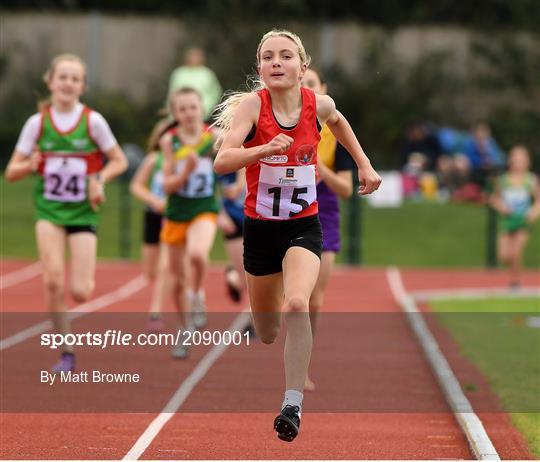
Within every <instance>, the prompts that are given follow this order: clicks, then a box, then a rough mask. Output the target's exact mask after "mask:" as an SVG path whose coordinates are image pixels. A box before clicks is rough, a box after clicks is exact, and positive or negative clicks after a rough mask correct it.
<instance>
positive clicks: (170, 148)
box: [160, 88, 219, 359]
mask: <svg viewBox="0 0 540 462" xmlns="http://www.w3.org/2000/svg"><path fill="white" fill-rule="evenodd" d="M170 112H171V114H172V115H173V117H174V119H175V120H176V122H178V126H177V127H174V128H172V129H171V130H170V131H169V132H167V133H166V134H165V135H164V136H163V137H162V138H161V141H160V146H161V150H162V151H163V186H164V189H165V192H166V193H167V194H168V199H167V207H166V208H165V222H164V224H163V228H162V230H161V236H160V237H161V241H162V242H164V243H165V244H166V246H167V248H168V252H169V266H170V270H171V273H172V275H173V297H174V301H175V304H176V307H177V311H178V316H179V328H181V329H182V330H183V329H189V328H191V326H192V325H193V326H194V327H195V328H201V327H203V326H204V325H205V324H206V308H205V303H204V279H205V275H206V269H207V265H208V259H209V254H210V250H211V248H212V244H213V243H214V237H215V235H216V228H217V225H216V221H217V214H218V211H219V206H218V203H217V200H216V197H215V192H216V176H215V173H214V170H213V161H214V154H215V151H214V142H215V140H216V138H217V137H216V136H215V134H214V131H213V130H212V129H210V128H209V127H208V126H207V125H205V124H204V118H203V117H204V116H203V106H202V100H201V96H200V94H199V93H198V92H197V91H196V90H194V89H193V88H182V89H180V90H176V91H175V92H174V93H173V94H172V95H171V97H170ZM186 269H187V273H188V274H189V277H190V281H189V284H188V283H187V281H186V279H187V278H186ZM188 286H190V288H191V296H190V291H188ZM187 303H189V306H190V310H191V312H192V316H191V319H186V318H185V312H186V311H187V310H186V309H185V307H186V304H187ZM187 355H188V349H187V347H186V346H185V345H183V343H182V342H180V344H179V345H177V346H176V347H175V348H174V350H173V356H174V357H175V358H179V359H181V358H185V357H186V356H187Z"/></svg>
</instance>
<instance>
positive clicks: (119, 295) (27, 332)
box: [0, 275, 148, 351]
mask: <svg viewBox="0 0 540 462" xmlns="http://www.w3.org/2000/svg"><path fill="white" fill-rule="evenodd" d="M147 284H148V282H147V279H146V277H145V276H144V275H139V276H137V277H135V278H133V279H131V280H130V281H128V282H126V283H125V284H124V285H123V286H121V287H119V288H118V289H116V290H114V291H112V292H108V293H106V294H103V295H101V296H100V297H98V298H96V299H94V300H90V301H89V302H86V303H83V304H81V305H77V306H76V307H75V308H73V309H71V310H69V311H68V315H69V319H70V321H73V320H74V319H77V318H81V317H83V316H86V315H87V314H89V313H93V312H94V311H98V310H101V309H102V308H105V307H106V306H109V305H112V304H114V303H117V302H119V301H120V300H124V299H126V298H129V297H131V296H132V295H133V294H135V293H137V292H138V291H140V290H141V289H143V288H144V287H145V286H146V285H147ZM52 327H53V323H52V321H50V320H49V321H43V322H40V323H38V324H35V325H33V326H31V327H28V328H26V329H24V330H22V331H20V332H17V333H16V334H13V335H11V336H9V337H7V338H5V339H2V340H0V351H3V350H7V349H8V348H11V347H13V346H15V345H17V344H19V343H21V342H24V341H25V340H28V339H29V338H32V337H34V336H36V335H39V334H41V333H43V332H47V331H48V330H50V329H52Z"/></svg>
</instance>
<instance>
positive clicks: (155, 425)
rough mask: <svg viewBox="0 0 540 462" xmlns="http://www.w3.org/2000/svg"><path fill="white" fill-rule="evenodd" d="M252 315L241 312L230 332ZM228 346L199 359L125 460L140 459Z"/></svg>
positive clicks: (214, 349) (239, 327) (240, 328)
mask: <svg viewBox="0 0 540 462" xmlns="http://www.w3.org/2000/svg"><path fill="white" fill-rule="evenodd" d="M249 320H250V315H249V313H248V312H247V311H243V312H242V313H240V314H239V315H238V316H237V317H236V318H235V319H234V321H233V322H232V324H231V325H230V327H229V329H228V330H229V331H230V332H235V331H241V330H243V329H244V328H245V327H246V326H247V325H248V323H249ZM227 348H228V346H227V345H224V344H223V343H220V344H218V345H214V346H213V347H212V349H211V350H210V351H209V352H208V353H206V355H205V356H204V357H203V358H202V359H201V360H200V361H199V363H198V364H197V366H195V369H193V371H192V372H191V374H189V376H188V377H187V378H186V380H184V381H183V382H182V383H181V384H180V386H179V387H178V389H177V390H176V392H175V393H174V395H173V396H172V398H171V399H170V400H169V402H168V403H167V404H166V405H165V407H164V408H163V410H162V411H161V413H160V414H159V415H158V416H157V417H156V418H155V419H154V420H153V421H152V422H150V424H149V425H148V427H147V428H146V430H145V431H144V432H143V434H142V435H141V436H140V437H139V439H138V440H137V441H136V442H135V444H134V445H133V447H132V448H131V449H130V450H129V451H128V453H127V454H126V455H125V456H124V457H123V460H138V459H139V457H141V456H142V455H143V453H144V451H146V449H147V448H148V446H150V444H151V443H152V441H153V440H154V438H155V437H156V436H157V435H158V433H159V432H160V431H161V429H162V428H163V427H164V426H165V424H166V423H167V422H168V421H169V420H170V419H171V418H172V417H173V416H174V414H175V413H176V412H178V410H179V409H180V407H181V406H182V404H184V402H185V401H186V399H187V398H188V396H189V395H190V393H191V392H192V391H193V389H194V388H195V386H196V385H197V384H198V383H199V382H200V381H201V380H202V378H203V377H204V376H205V375H206V373H207V372H208V371H209V370H210V368H211V367H212V365H213V364H214V363H215V362H216V361H217V360H218V358H219V357H220V356H221V355H222V354H223V353H224V352H225V351H226V350H227Z"/></svg>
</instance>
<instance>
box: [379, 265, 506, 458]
mask: <svg viewBox="0 0 540 462" xmlns="http://www.w3.org/2000/svg"><path fill="white" fill-rule="evenodd" d="M386 278H387V281H388V285H389V287H390V291H391V292H392V295H393V296H394V299H395V301H396V303H397V304H398V305H399V306H400V307H401V309H402V310H403V311H404V312H405V314H406V316H407V321H408V322H409V324H410V326H411V329H412V330H413V332H414V333H415V335H416V337H417V338H418V341H419V342H420V345H421V347H422V349H423V350H424V353H425V355H426V357H427V359H428V361H429V363H430V365H431V367H432V369H433V372H434V373H435V376H436V377H437V380H438V382H439V384H440V386H441V388H442V390H443V393H444V395H445V397H446V400H447V402H448V404H449V406H450V408H451V409H452V411H453V413H454V415H455V417H456V420H457V421H458V423H459V425H460V426H461V428H462V430H463V432H464V433H465V436H466V437H467V440H468V441H469V444H470V446H471V450H472V452H473V454H474V456H475V457H476V458H477V459H478V460H501V459H500V457H499V454H498V453H497V450H496V449H495V447H494V446H493V443H492V442H491V440H490V438H489V436H488V434H487V432H486V430H485V428H484V426H483V425H482V422H481V421H480V419H479V418H478V416H477V415H476V414H475V412H474V410H473V408H472V406H471V403H470V402H469V400H468V399H467V397H466V396H465V394H464V393H463V390H462V389H461V386H460V385H459V382H458V380H457V378H456V376H455V375H454V372H453V371H452V369H451V367H450V365H449V364H448V361H447V360H446V358H445V357H444V355H443V353H442V351H441V349H440V348H439V344H438V343H437V341H436V340H435V337H433V334H432V333H431V332H430V330H429V328H428V327H427V325H426V323H425V321H424V319H423V317H422V314H421V312H420V311H419V310H418V308H417V306H416V303H415V301H414V299H413V298H412V297H411V296H410V295H409V294H408V293H407V291H406V289H405V286H404V285H403V280H402V278H401V273H400V271H399V269H398V268H396V267H395V266H392V267H389V268H387V270H386Z"/></svg>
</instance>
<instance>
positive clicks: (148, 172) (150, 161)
mask: <svg viewBox="0 0 540 462" xmlns="http://www.w3.org/2000/svg"><path fill="white" fill-rule="evenodd" d="M156 161H157V154H156V153H155V152H151V153H149V154H148V155H147V156H146V157H145V158H144V160H143V162H142V163H141V165H140V166H139V168H138V169H137V171H136V172H135V175H134V176H133V178H132V180H131V183H130V184H129V191H130V192H131V194H133V196H135V197H136V198H137V199H139V200H140V201H142V202H143V203H144V204H146V205H148V206H149V207H151V208H152V209H153V210H155V211H156V212H161V211H162V210H163V207H164V205H165V204H164V203H165V201H164V200H163V199H162V198H161V197H158V196H156V195H155V194H154V193H153V192H152V191H151V190H150V189H149V188H148V182H149V181H150V177H151V176H152V172H153V170H154V168H155V166H156Z"/></svg>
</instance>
